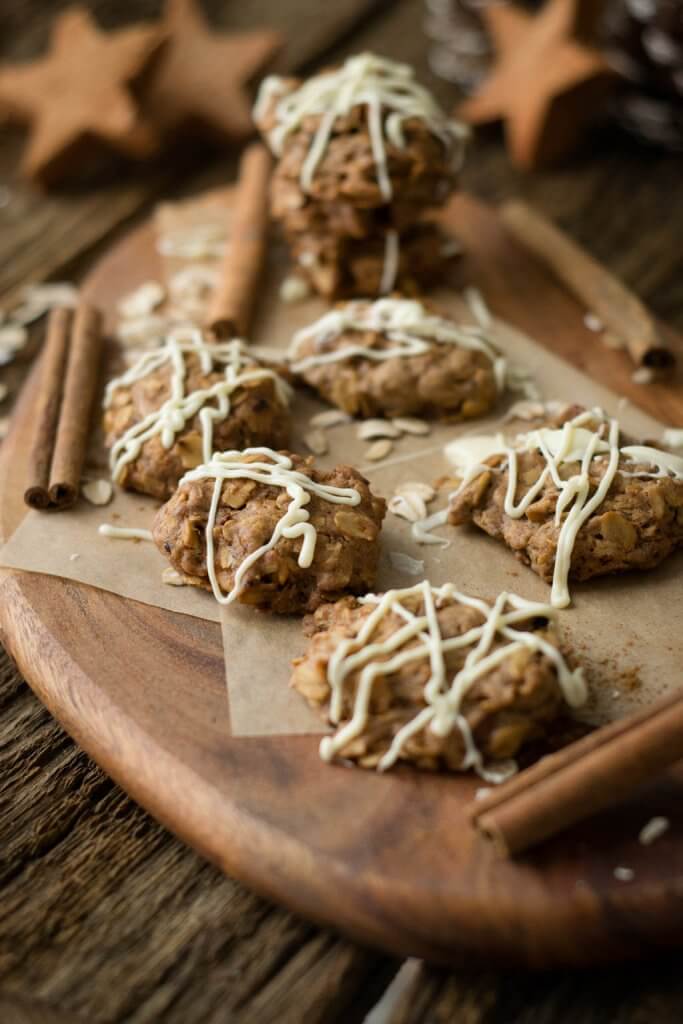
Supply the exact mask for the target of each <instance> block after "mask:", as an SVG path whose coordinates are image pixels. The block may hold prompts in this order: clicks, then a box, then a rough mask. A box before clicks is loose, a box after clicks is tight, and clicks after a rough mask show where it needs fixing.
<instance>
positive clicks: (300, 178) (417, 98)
mask: <svg viewBox="0 0 683 1024" xmlns="http://www.w3.org/2000/svg"><path fill="white" fill-rule="evenodd" d="M254 118H255V121H256V124H257V125H258V127H259V129H260V131H261V132H262V134H263V136H264V138H265V139H266V141H267V142H268V144H269V146H270V148H271V150H272V151H273V153H274V154H275V156H276V157H277V158H278V163H277V167H276V170H275V173H274V176H273V181H272V187H271V213H272V215H273V217H274V218H275V220H277V221H279V223H280V224H281V227H282V230H283V232H284V234H285V237H286V239H287V241H288V243H289V246H290V249H291V252H292V256H293V258H294V260H295V262H296V264H297V267H298V269H299V272H300V273H301V274H302V275H303V276H304V277H306V278H307V279H308V281H309V282H310V283H311V284H312V286H313V287H314V288H315V290H316V291H317V292H319V293H320V294H321V295H324V296H325V297H327V298H338V297H344V296H373V295H382V294H387V293H389V292H391V291H393V290H394V289H399V290H401V291H408V292H410V291H415V290H417V289H419V288H421V287H423V286H424V285H426V284H428V283H432V282H433V281H434V279H435V278H436V277H437V276H439V275H440V274H441V272H442V270H443V266H444V261H447V260H448V258H449V256H451V255H453V244H452V242H450V243H449V242H446V241H445V240H444V238H443V237H442V236H441V234H440V233H439V231H438V230H437V228H436V227H435V225H434V224H433V223H430V222H429V221H428V220H426V219H425V213H426V212H427V211H428V210H429V209H430V208H432V207H435V206H440V205H441V204H443V203H444V202H445V201H446V199H447V198H448V197H449V195H450V194H451V193H452V191H453V189H454V188H455V185H456V180H457V175H458V172H459V169H460V166H461V164H462V158H463V151H464V138H465V129H464V127H463V125H461V124H460V123H459V122H457V121H454V120H452V119H451V118H448V117H446V115H445V114H444V113H443V112H442V111H441V109H440V108H439V106H438V105H437V104H436V102H435V101H434V99H433V98H432V96H431V95H430V94H429V93H428V92H427V90H426V89H424V88H423V87H422V86H421V85H419V83H418V82H416V81H415V78H414V74H413V69H412V68H410V67H408V66H407V65H404V64H397V63H395V62H394V61H389V60H385V59H383V58H380V57H376V56H374V55H372V54H361V55H360V56H356V57H352V58H349V59H348V60H347V61H346V62H345V63H344V64H343V65H342V67H340V68H338V69H335V70H332V71H327V72H324V73H322V74H319V75H316V76H315V77H313V78H310V79H308V80H307V81H305V82H304V83H301V82H299V81H298V80H296V79H286V78H279V77H270V78H267V79H265V81H264V82H263V84H262V86H261V91H260V93H259V97H258V100H257V103H256V107H255V109H254Z"/></svg>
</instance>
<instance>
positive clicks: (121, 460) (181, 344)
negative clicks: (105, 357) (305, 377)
mask: <svg viewBox="0 0 683 1024" xmlns="http://www.w3.org/2000/svg"><path fill="white" fill-rule="evenodd" d="M188 355H192V356H195V357H196V358H197V359H198V360H199V365H200V369H201V372H202V373H204V374H209V373H212V372H213V371H214V370H217V368H220V369H222V370H223V376H222V378H221V379H220V380H218V381H216V382H215V383H213V384H210V385H209V386H208V387H205V388H197V389H196V390H195V391H191V392H189V394H186V391H185V379H186V375H187V366H186V357H187V356H188ZM165 366H170V368H171V376H170V382H169V389H170V395H169V397H168V398H167V399H166V401H165V402H163V404H162V405H160V406H159V408H158V409H154V410H153V411H152V412H150V413H148V414H147V416H144V417H143V418H142V419H141V420H140V421H139V422H137V423H134V424H133V425H132V426H131V427H129V428H128V430H126V431H125V433H123V434H122V435H121V437H119V438H118V439H117V441H116V443H115V444H114V445H113V447H112V449H111V452H110V467H111V473H112V478H113V479H114V480H119V479H120V477H121V472H122V470H123V468H124V466H126V465H127V464H128V463H129V462H132V461H133V460H134V459H136V458H137V457H138V455H139V454H140V450H141V448H142V446H143V445H144V444H145V442H146V441H148V440H149V439H150V438H152V437H155V436H159V437H160V439H161V443H162V445H163V446H164V448H170V447H171V446H172V445H173V443H174V441H175V438H176V435H177V434H178V433H180V431H182V430H183V429H184V428H185V426H186V424H187V423H188V422H189V421H190V420H192V419H193V418H194V417H195V416H196V415H197V414H199V421H200V424H201V429H202V451H203V460H204V462H208V461H209V460H210V459H211V455H212V453H213V424H214V423H215V422H220V421H222V420H224V419H225V418H226V417H227V416H228V415H229V414H230V396H231V395H232V394H233V392H234V391H235V390H237V388H239V387H242V386H243V385H244V384H246V383H248V382H250V381H257V380H272V381H273V382H274V384H275V389H276V393H277V396H278V398H279V400H280V401H281V402H282V404H283V405H286V404H287V403H288V401H289V397H290V394H291V390H290V388H289V385H288V384H287V383H286V382H285V381H284V380H283V379H282V377H281V376H280V375H279V374H277V373H275V372H274V371H273V370H270V369H268V368H267V367H263V366H259V365H258V363H256V362H255V360H253V359H252V358H251V356H249V355H248V354H247V353H246V351H245V349H244V345H243V342H242V341H240V340H239V339H234V340H232V341H227V342H222V343H216V344H214V343H209V342H207V341H205V340H204V337H203V335H202V332H201V331H200V330H199V328H197V327H192V326H182V327H177V328H175V329H174V330H172V331H170V332H169V334H168V335H167V337H166V341H165V344H164V345H163V346H162V347H161V348H158V349H153V350H152V351H150V352H145V353H144V354H143V355H142V356H141V357H140V359H139V360H138V361H137V362H136V363H135V364H134V365H133V366H131V367H130V369H129V370H127V371H126V373H124V374H122V375H121V376H120V377H117V378H116V379H115V380H112V381H110V382H109V384H108V385H107V389H106V392H105V398H104V406H105V408H108V407H109V406H111V404H112V401H113V398H114V395H115V393H116V391H117V390H118V389H119V388H122V387H129V386H130V385H132V384H134V383H135V382H136V381H139V380H142V379H143V378H144V377H147V376H149V375H150V374H152V373H156V372H157V371H158V370H161V369H162V368H163V367H165Z"/></svg>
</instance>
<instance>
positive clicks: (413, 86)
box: [254, 53, 468, 201]
mask: <svg viewBox="0 0 683 1024" xmlns="http://www.w3.org/2000/svg"><path fill="white" fill-rule="evenodd" d="M286 88H287V86H286V83H285V82H284V81H283V79H281V78H279V77H277V76H274V75H271V76H269V77H268V78H266V79H265V80H264V81H263V83H262V85H261V88H260V90H259V94H258V98H257V101H256V105H255V107H254V120H255V121H257V122H258V121H260V120H262V118H263V117H264V116H265V114H266V112H267V110H268V108H269V107H270V104H271V103H272V101H273V99H276V101H277V102H276V105H275V127H274V128H272V129H271V131H270V132H269V134H268V142H269V144H270V148H271V149H272V151H273V153H275V155H276V156H280V155H281V154H282V150H283V147H284V143H285V140H286V138H287V136H288V135H289V134H290V133H291V132H294V131H296V130H297V129H298V128H299V127H300V126H301V124H302V122H304V121H305V119H306V118H308V117H312V116H313V117H320V124H319V126H318V128H317V130H316V132H315V135H314V136H313V141H312V142H311V145H310V148H309V150H308V154H307V156H306V159H305V160H304V163H303V167H302V169H301V178H300V182H301V188H302V189H303V190H304V192H309V191H310V189H311V184H312V181H313V177H314V175H315V172H316V169H317V167H318V164H319V163H320V161H321V160H322V158H323V156H324V154H325V150H326V149H327V145H328V142H329V140H330V137H331V135H332V132H333V131H334V125H335V122H336V120H337V118H338V117H344V116H346V115H347V114H349V113H350V112H351V111H352V110H353V108H354V107H358V106H365V107H366V108H367V124H368V132H369V135H370V145H371V146H372V154H373V157H374V161H375V168H376V173H377V184H378V185H379V188H380V191H381V193H382V196H383V197H384V199H386V200H387V201H389V200H390V199H391V197H392V187H391V179H390V177H389V173H388V169H387V153H386V142H387V141H388V142H389V143H390V144H391V145H393V146H396V147H397V148H399V149H403V148H405V144H406V140H405V136H404V132H403V126H404V124H405V122H406V121H408V120H410V119H412V118H417V119H419V120H420V121H422V122H423V123H424V124H425V125H426V127H427V128H428V129H429V131H430V132H431V133H432V134H433V135H435V136H436V137H437V138H438V139H440V140H441V142H442V143H443V145H444V147H445V148H446V150H447V152H450V153H451V159H452V165H453V169H454V170H458V169H459V167H460V165H461V164H462V159H463V154H464V140H465V139H466V138H467V135H468V131H467V128H466V127H465V125H463V124H461V123H460V122H459V121H455V120H454V119H453V118H449V117H447V116H446V115H445V114H444V112H443V111H442V110H441V108H440V107H439V106H438V104H437V103H436V101H435V100H434V98H433V97H432V96H431V95H430V93H429V92H428V91H427V89H425V88H424V86H421V85H420V84H419V83H418V82H416V81H415V75H414V70H413V68H412V67H410V66H409V65H407V64H400V63H397V62H396V61H391V60H386V59H385V58H383V57H377V56H375V55H374V54H372V53H361V54H359V55H357V56H355V57H349V58H348V59H347V60H346V61H345V62H344V64H343V65H342V66H341V67H340V68H339V69H338V70H336V71H331V72H327V73H323V74H320V75H315V76H314V77H313V78H309V79H308V81H306V82H304V83H303V84H302V85H300V86H299V88H298V89H295V90H294V91H293V92H289V93H287V92H286Z"/></svg>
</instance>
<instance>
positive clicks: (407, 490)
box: [395, 480, 436, 501]
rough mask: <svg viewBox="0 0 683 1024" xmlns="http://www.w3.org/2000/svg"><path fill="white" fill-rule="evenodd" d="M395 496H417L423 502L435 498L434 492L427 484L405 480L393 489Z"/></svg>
mask: <svg viewBox="0 0 683 1024" xmlns="http://www.w3.org/2000/svg"><path fill="white" fill-rule="evenodd" d="M395 493H396V494H417V495H418V497H420V498H422V500H423V501H431V500H432V499H433V498H435V497H436V491H435V490H434V488H433V487H431V486H430V485H429V484H423V483H422V481H421V480H406V481H405V483H402V484H399V485H398V487H397V488H396V489H395Z"/></svg>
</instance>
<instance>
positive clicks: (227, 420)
mask: <svg viewBox="0 0 683 1024" xmlns="http://www.w3.org/2000/svg"><path fill="white" fill-rule="evenodd" d="M210 347H211V346H207V348H210ZM223 347H226V346H223ZM183 361H184V367H185V371H184V372H185V376H184V381H183V390H184V394H185V396H186V397H187V398H189V400H190V403H191V400H192V395H193V394H195V393H199V392H200V391H205V390H210V389H211V388H212V387H214V386H219V385H221V383H222V382H224V381H225V379H226V378H225V372H224V371H223V370H222V369H221V368H219V366H218V365H215V366H214V369H213V370H212V371H211V372H209V373H206V372H205V370H204V368H203V367H202V365H201V362H200V356H199V354H196V353H194V352H191V351H185V352H183ZM258 369H260V370H263V369H266V368H265V365H264V364H263V363H261V362H259V361H257V360H255V359H253V358H251V357H250V358H249V359H248V361H246V362H243V361H240V365H239V367H238V371H237V372H238V375H239V374H241V375H242V382H241V383H239V384H238V386H237V387H236V388H235V389H234V390H231V391H230V392H229V394H228V396H227V406H226V412H225V415H223V416H221V415H220V414H217V415H216V418H215V419H214V420H213V421H212V426H211V430H212V442H211V446H210V447H211V450H219V451H220V450H224V449H232V448H247V447H249V446H250V445H268V446H274V447H275V448H280V447H284V446H286V444H287V443H288V441H289V430H290V415H289V409H288V403H287V392H288V386H287V384H286V382H285V381H284V379H282V378H280V376H279V375H278V374H276V373H275V372H274V371H272V372H267V373H266V374H263V375H262V376H259V375H258V374H252V373H251V372H250V371H254V370H258ZM175 373H176V371H175V369H174V367H173V365H172V364H171V362H170V361H168V360H167V361H165V362H163V363H162V364H161V365H159V366H158V368H156V369H152V371H151V372H150V373H147V374H145V375H144V376H141V377H138V378H134V379H131V380H130V381H129V382H126V378H125V376H124V377H123V378H121V383H120V384H117V385H116V386H115V387H113V388H112V389H111V391H110V399H109V402H108V405H107V407H106V409H105V414H104V430H105V443H106V445H107V447H108V448H109V449H110V450H111V455H112V473H113V476H114V479H115V481H116V483H118V484H119V485H120V486H121V487H124V488H126V489H127V490H131V491H138V492H140V493H141V494H149V495H151V496H152V497H154V498H159V499H160V500H162V501H165V500H166V499H167V498H169V497H170V496H171V495H172V494H173V492H174V491H175V489H176V487H177V486H178V481H179V480H180V478H181V477H182V476H183V474H184V473H186V472H187V471H188V470H189V469H192V468H193V467H195V466H198V465H199V464H200V463H201V462H202V461H203V459H204V457H205V453H204V450H203V449H204V427H203V425H202V422H201V414H202V409H207V408H211V409H214V410H218V408H219V407H218V402H219V401H221V399H220V398H219V397H218V396H216V397H213V398H208V399H207V401H206V402H203V403H201V407H200V408H199V409H198V410H197V411H196V412H193V413H192V415H189V416H188V417H187V418H185V417H182V425H181V426H180V428H179V429H177V430H175V431H174V432H173V435H172V438H171V439H170V440H171V443H170V444H167V443H166V441H167V440H169V439H167V438H165V437H164V436H163V433H162V431H161V430H160V429H159V427H160V421H159V419H158V418H157V420H156V422H153V424H152V430H151V436H149V437H148V438H147V439H146V440H144V441H143V442H142V444H139V443H138V436H139V435H138V432H140V434H141V435H142V436H144V435H145V433H150V431H149V430H148V431H145V430H144V423H145V421H146V420H148V419H149V418H150V417H151V419H152V420H153V421H154V416H153V414H155V413H156V414H157V417H158V416H160V415H161V414H162V412H163V409H164V408H165V407H168V403H169V400H170V399H171V395H172V390H173V378H174V374H175ZM114 384H116V382H114ZM191 408H192V407H191V404H190V406H189V409H190V411H191ZM170 411H171V412H172V410H170ZM129 456H130V457H129Z"/></svg>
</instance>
